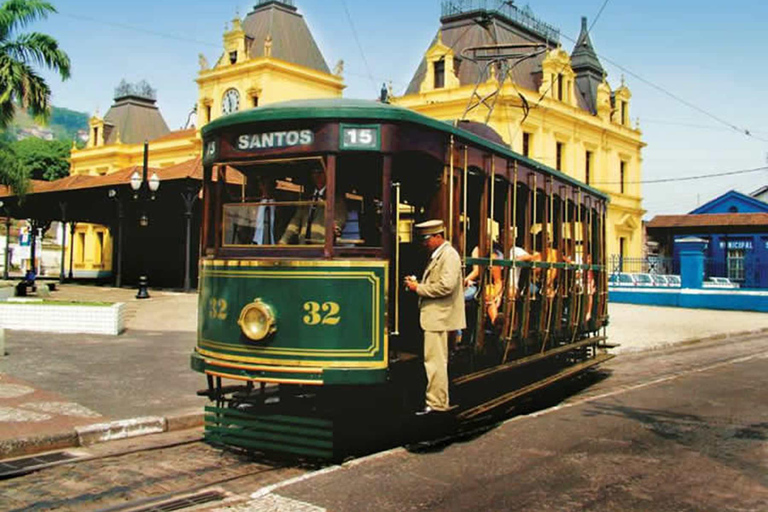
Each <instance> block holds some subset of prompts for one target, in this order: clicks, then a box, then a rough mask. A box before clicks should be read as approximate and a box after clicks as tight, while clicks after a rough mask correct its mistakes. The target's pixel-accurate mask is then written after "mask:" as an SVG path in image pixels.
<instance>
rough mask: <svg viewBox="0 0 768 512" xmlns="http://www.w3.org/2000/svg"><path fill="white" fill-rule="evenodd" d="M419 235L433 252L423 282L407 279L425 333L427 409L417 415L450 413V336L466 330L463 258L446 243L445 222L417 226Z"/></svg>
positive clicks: (407, 286)
mask: <svg viewBox="0 0 768 512" xmlns="http://www.w3.org/2000/svg"><path fill="white" fill-rule="evenodd" d="M415 228H416V235H417V237H419V238H421V240H422V242H423V244H424V246H425V247H426V249H427V250H428V251H429V252H430V260H429V263H428V264H427V268H426V269H425V270H424V275H423V276H422V278H421V282H418V281H417V280H416V279H415V278H413V277H407V278H406V280H405V286H406V288H408V289H409V290H410V291H412V292H415V293H416V294H417V295H418V296H419V310H420V323H421V328H422V329H424V369H425V370H426V373H427V392H426V406H425V407H424V409H423V410H422V411H419V412H418V413H417V414H429V413H431V412H443V411H447V410H449V409H450V401H449V397H448V332H449V331H455V330H458V329H464V328H466V325H467V321H466V317H465V313H464V294H463V292H464V287H463V286H462V283H463V280H462V275H461V257H460V256H459V253H458V252H456V249H454V248H453V247H452V246H451V244H450V243H448V242H447V241H446V240H445V237H444V234H443V233H444V231H445V228H444V226H443V221H441V220H428V221H426V222H422V223H421V224H417V225H416V226H415Z"/></svg>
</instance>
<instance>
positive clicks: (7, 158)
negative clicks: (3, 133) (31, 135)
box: [0, 142, 29, 198]
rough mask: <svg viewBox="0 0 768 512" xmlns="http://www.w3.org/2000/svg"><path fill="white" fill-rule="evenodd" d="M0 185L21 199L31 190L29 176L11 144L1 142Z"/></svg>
mask: <svg viewBox="0 0 768 512" xmlns="http://www.w3.org/2000/svg"><path fill="white" fill-rule="evenodd" d="M0 184H2V185H6V186H8V187H10V188H11V190H13V192H14V193H15V194H16V195H17V196H18V197H20V198H22V197H24V196H25V195H26V193H27V191H28V190H29V174H27V171H26V170H25V169H24V167H23V166H22V165H21V161H20V160H19V157H18V156H16V153H15V152H14V151H13V148H12V147H11V145H10V144H7V143H5V142H0Z"/></svg>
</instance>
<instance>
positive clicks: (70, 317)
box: [0, 300, 125, 335]
mask: <svg viewBox="0 0 768 512" xmlns="http://www.w3.org/2000/svg"><path fill="white" fill-rule="evenodd" d="M0 328H3V329H12V330H20V331H44V332H58V333H87V334H111V335H118V334H120V333H121V332H123V331H124V330H125V303H122V302H118V303H115V304H112V305H105V306H94V305H78V304H61V305H59V304H51V303H42V302H40V301H37V302H35V301H31V300H30V301H23V302H21V301H19V302H17V301H13V302H11V301H7V302H0Z"/></svg>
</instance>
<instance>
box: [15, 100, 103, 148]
mask: <svg viewBox="0 0 768 512" xmlns="http://www.w3.org/2000/svg"><path fill="white" fill-rule="evenodd" d="M88 118H89V116H88V114H86V113H85V112H77V111H74V110H69V109H67V108H61V107H52V108H51V117H50V119H49V120H48V125H46V126H43V125H40V124H38V123H37V122H35V120H34V119H33V118H32V117H31V116H30V115H29V114H27V113H26V112H24V111H22V110H17V111H16V116H15V118H14V120H13V123H12V124H11V125H10V126H9V127H8V128H7V129H6V130H4V132H3V133H2V136H3V138H5V139H7V140H17V139H21V138H25V137H38V138H41V139H49V140H50V139H55V140H61V141H67V142H71V141H72V140H75V139H76V138H78V133H80V139H78V141H79V142H82V137H86V136H87V133H88Z"/></svg>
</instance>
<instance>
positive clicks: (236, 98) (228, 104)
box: [221, 89, 240, 114]
mask: <svg viewBox="0 0 768 512" xmlns="http://www.w3.org/2000/svg"><path fill="white" fill-rule="evenodd" d="M239 109H240V93H239V92H237V89H229V90H227V92H225V93H224V97H223V98H222V99H221V113H222V114H231V113H232V112H237V111H238V110H239Z"/></svg>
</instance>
